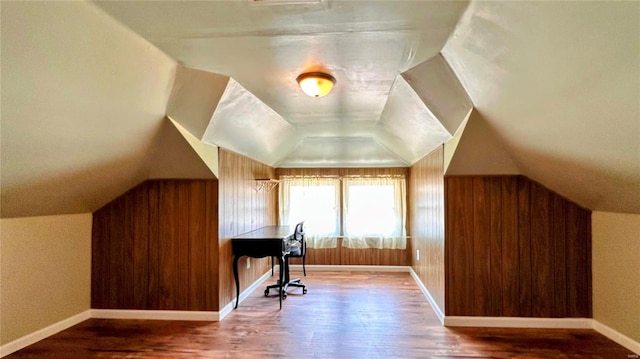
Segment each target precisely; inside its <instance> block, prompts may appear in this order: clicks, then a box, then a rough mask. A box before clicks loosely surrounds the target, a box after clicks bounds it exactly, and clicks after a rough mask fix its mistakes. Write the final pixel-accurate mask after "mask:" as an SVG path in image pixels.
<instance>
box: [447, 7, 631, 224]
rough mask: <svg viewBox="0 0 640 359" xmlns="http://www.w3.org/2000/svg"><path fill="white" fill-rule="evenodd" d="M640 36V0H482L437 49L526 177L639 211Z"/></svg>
mask: <svg viewBox="0 0 640 359" xmlns="http://www.w3.org/2000/svg"><path fill="white" fill-rule="evenodd" d="M639 38H640V2H637V1H634V2H605V1H590V2H564V1H558V2H511V1H505V2H488V1H479V2H473V3H471V5H470V7H469V9H468V10H467V11H466V13H465V15H464V16H463V18H462V19H461V20H460V22H459V24H458V26H457V28H456V31H455V32H454V34H453V36H452V37H451V38H450V39H449V41H448V43H447V45H446V46H445V48H444V50H443V54H444V57H445V58H446V59H447V61H448V63H449V64H450V65H451V67H452V68H453V69H454V71H455V72H456V74H457V75H458V77H459V78H460V80H461V82H462V83H463V85H464V87H465V88H466V89H467V92H468V93H469V95H470V96H471V98H472V99H473V103H474V105H475V108H476V110H477V111H478V112H479V113H480V114H481V116H482V118H483V119H484V120H485V121H486V125H487V126H488V128H490V129H491V131H492V132H493V133H494V134H495V136H496V137H497V138H499V139H500V141H501V142H503V143H504V145H505V148H506V150H507V151H508V152H509V153H510V156H511V157H512V158H513V160H514V162H515V163H516V165H517V167H518V168H519V170H520V171H521V172H522V173H523V174H525V175H527V176H528V177H530V178H532V179H534V180H536V181H538V182H540V183H542V184H544V185H545V186H547V187H549V188H551V189H553V190H554V191H556V192H559V193H560V194H563V195H564V196H566V197H567V198H569V199H571V200H573V201H576V202H578V203H579V204H581V205H583V206H585V207H587V208H590V209H594V210H602V211H614V212H632V213H640V44H639ZM477 150H478V151H482V148H481V147H479V148H477ZM459 165H461V164H460V163H459ZM474 170H475V168H474V166H473V164H472V163H469V166H467V168H466V169H465V166H458V167H457V172H458V173H465V172H466V173H469V172H475V171H474Z"/></svg>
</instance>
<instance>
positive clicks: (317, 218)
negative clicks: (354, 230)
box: [278, 176, 340, 248]
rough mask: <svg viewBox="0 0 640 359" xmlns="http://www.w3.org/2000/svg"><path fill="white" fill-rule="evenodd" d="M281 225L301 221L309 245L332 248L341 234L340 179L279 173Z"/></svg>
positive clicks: (311, 246)
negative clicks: (280, 174) (288, 175)
mask: <svg viewBox="0 0 640 359" xmlns="http://www.w3.org/2000/svg"><path fill="white" fill-rule="evenodd" d="M278 191H279V208H280V216H279V222H280V225H290V226H293V225H295V224H296V223H298V222H301V221H304V224H305V240H306V241H307V247H309V248H335V247H336V246H337V242H338V241H337V237H338V235H339V234H340V179H339V178H337V177H286V176H283V177H280V185H279V190H278Z"/></svg>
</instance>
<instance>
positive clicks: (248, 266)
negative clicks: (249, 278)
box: [247, 258, 251, 269]
mask: <svg viewBox="0 0 640 359" xmlns="http://www.w3.org/2000/svg"><path fill="white" fill-rule="evenodd" d="M249 268H251V258H247V269H249Z"/></svg>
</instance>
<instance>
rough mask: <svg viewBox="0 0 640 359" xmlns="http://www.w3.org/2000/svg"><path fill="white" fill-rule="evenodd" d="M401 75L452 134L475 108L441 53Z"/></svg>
mask: <svg viewBox="0 0 640 359" xmlns="http://www.w3.org/2000/svg"><path fill="white" fill-rule="evenodd" d="M402 77H403V78H404V79H405V80H406V81H407V83H408V84H409V86H411V88H412V89H413V90H414V91H415V92H416V93H417V94H418V96H419V97H420V99H421V100H422V102H424V104H425V105H426V106H427V107H428V108H429V110H430V111H431V112H432V113H433V114H434V116H435V117H436V118H437V119H438V121H440V123H442V125H443V126H444V127H445V128H446V129H447V131H448V132H449V133H450V134H451V135H453V134H454V133H455V132H456V131H457V130H458V128H459V127H460V124H461V123H462V121H464V119H465V118H466V117H467V115H468V114H469V111H471V109H472V108H473V103H472V102H471V99H470V98H469V95H467V92H466V91H465V89H464V87H462V84H461V83H460V81H458V78H457V77H456V75H455V73H454V72H453V70H451V68H450V67H449V64H447V61H446V60H445V59H444V57H442V55H440V54H438V55H436V56H434V57H432V58H430V59H429V60H427V61H425V62H423V63H421V64H419V65H417V66H415V67H413V68H411V69H410V70H408V71H405V72H403V73H402Z"/></svg>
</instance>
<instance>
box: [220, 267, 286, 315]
mask: <svg viewBox="0 0 640 359" xmlns="http://www.w3.org/2000/svg"><path fill="white" fill-rule="evenodd" d="M276 273H277V272H276ZM269 278H271V269H269V270H268V271H267V272H266V273H265V274H263V275H262V277H260V278H258V280H256V281H255V282H253V284H251V285H250V286H249V287H248V288H247V289H245V290H243V291H242V292H241V293H240V298H239V299H238V300H239V303H242V301H243V300H245V299H246V298H247V297H248V296H249V295H250V294H251V293H253V291H254V290H256V289H258V287H260V286H261V285H262V283H264V282H265V281H266V280H267V279H269ZM235 305H236V299H234V300H232V301H231V303H229V304H227V305H225V306H224V308H222V310H220V312H219V317H218V321H220V320H222V319H224V317H226V316H227V315H229V313H231V312H232V311H233V307H235Z"/></svg>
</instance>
